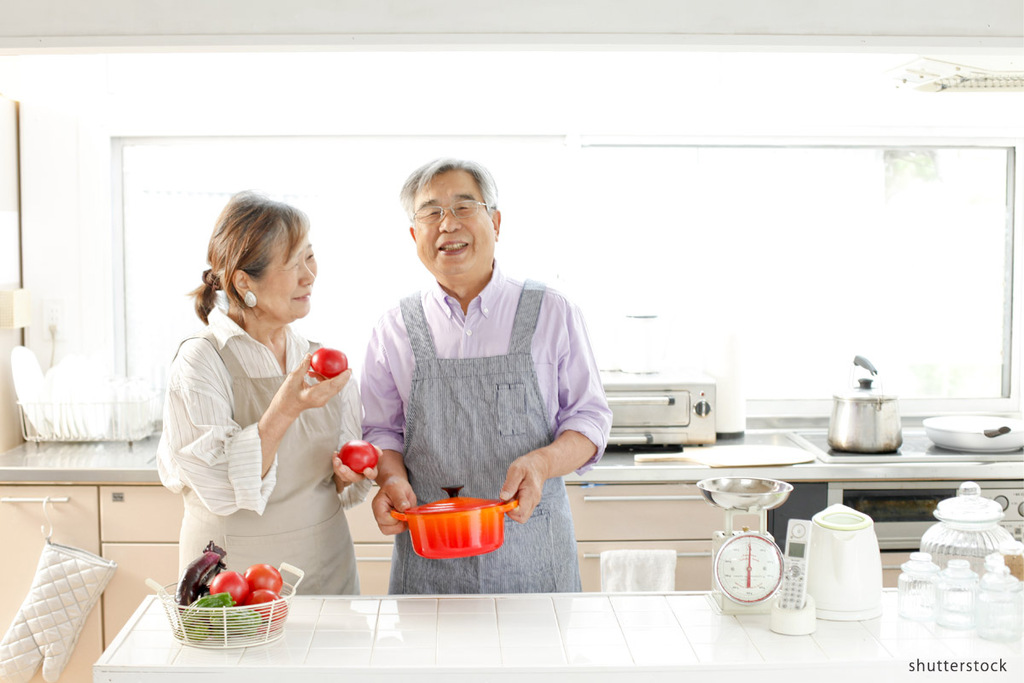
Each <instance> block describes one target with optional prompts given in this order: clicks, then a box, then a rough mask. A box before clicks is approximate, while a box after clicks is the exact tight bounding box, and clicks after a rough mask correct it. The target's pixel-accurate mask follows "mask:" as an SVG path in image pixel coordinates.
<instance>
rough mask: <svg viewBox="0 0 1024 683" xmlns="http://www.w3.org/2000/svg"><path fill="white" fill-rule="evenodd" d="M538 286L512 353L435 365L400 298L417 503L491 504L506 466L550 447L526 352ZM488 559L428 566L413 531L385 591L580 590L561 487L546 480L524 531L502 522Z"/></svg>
mask: <svg viewBox="0 0 1024 683" xmlns="http://www.w3.org/2000/svg"><path fill="white" fill-rule="evenodd" d="M544 289H545V288H544V285H542V284H539V283H536V282H531V281H527V282H526V284H525V286H524V288H523V292H522V294H521V295H520V298H519V305H518V307H517V309H516V315H515V321H514V323H513V325H512V338H511V341H510V343H509V350H508V354H507V355H505V356H490V357H484V358H438V357H437V353H436V350H435V347H434V342H433V339H432V338H431V336H430V329H429V328H428V326H427V320H426V316H425V314H424V312H423V306H422V304H421V302H420V298H419V296H418V295H413V296H410V297H408V298H406V299H403V300H402V303H401V310H402V318H403V320H404V321H405V326H406V329H407V330H408V333H409V341H410V342H411V344H412V352H413V355H414V358H415V361H416V366H415V369H414V371H413V378H412V387H411V390H410V393H409V401H408V404H407V405H406V408H405V416H406V417H405V452H404V461H405V467H406V469H407V470H408V473H409V482H410V484H412V488H413V491H414V492H415V493H416V500H417V504H418V505H424V504H426V503H431V502H433V501H435V500H439V499H442V498H445V497H446V496H447V494H446V493H445V492H444V490H443V489H442V487H445V486H462V487H463V488H462V490H461V491H460V493H459V495H460V496H465V497H472V498H486V499H496V498H497V497H498V492H499V490H500V488H501V485H502V483H503V482H504V481H505V475H506V474H507V470H508V467H509V465H511V464H512V461H513V460H515V459H516V458H518V457H519V456H521V455H525V454H526V453H529V452H530V451H533V450H536V449H537V448H540V447H542V446H546V445H548V444H550V443H551V441H552V438H553V437H552V434H551V429H550V427H549V426H548V417H547V411H546V409H545V406H544V400H543V398H542V396H541V393H540V385H539V384H538V383H537V373H536V370H535V368H534V365H533V357H532V355H531V353H530V346H531V343H532V340H533V333H534V330H535V329H536V327H537V316H538V315H539V313H540V306H541V300H542V299H543V298H544ZM504 531H505V541H504V543H503V544H502V546H501V547H500V548H498V549H497V550H495V551H494V552H491V553H487V554H484V555H476V556H473V557H461V558H453V559H442V560H430V559H425V558H422V557H420V556H419V555H416V553H415V552H414V551H413V549H412V542H411V540H410V538H409V532H408V531H406V532H404V533H401V534H399V535H398V536H397V537H396V538H395V549H394V552H393V557H392V567H391V583H390V586H389V592H391V593H416V594H440V593H549V592H559V591H579V590H580V574H579V565H578V560H577V557H576V538H575V535H574V533H573V524H572V513H571V512H570V510H569V498H568V496H567V495H566V492H565V483H564V482H563V481H562V478H561V477H555V478H552V479H549V480H547V482H545V484H544V490H543V494H542V497H541V501H540V503H539V504H538V505H537V508H536V509H535V510H534V511H533V515H532V516H531V517H530V519H529V520H528V521H527V522H526V523H525V524H520V523H519V522H514V521H512V520H511V519H509V518H508V517H507V516H506V517H505V530H504Z"/></svg>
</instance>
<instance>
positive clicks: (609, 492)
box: [566, 484, 756, 541]
mask: <svg viewBox="0 0 1024 683" xmlns="http://www.w3.org/2000/svg"><path fill="white" fill-rule="evenodd" d="M566 488H567V489H568V492H569V504H570V505H571V507H572V515H573V522H574V525H575V529H576V539H577V540H579V541H607V540H636V541H653V540H661V539H665V540H680V539H697V540H699V539H710V538H711V533H712V532H713V531H714V530H715V529H720V528H722V526H723V524H724V519H725V515H724V513H723V511H722V510H719V509H718V508H715V507H712V506H711V505H710V504H709V503H707V501H705V500H704V498H703V497H702V496H701V493H700V490H699V489H698V488H697V487H696V486H695V485H693V484H598V485H592V484H584V485H580V486H568V487H566ZM755 520H756V518H755Z"/></svg>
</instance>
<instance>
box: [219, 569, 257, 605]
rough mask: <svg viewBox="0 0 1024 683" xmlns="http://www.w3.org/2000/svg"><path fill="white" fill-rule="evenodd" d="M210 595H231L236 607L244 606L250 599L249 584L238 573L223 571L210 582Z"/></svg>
mask: <svg viewBox="0 0 1024 683" xmlns="http://www.w3.org/2000/svg"><path fill="white" fill-rule="evenodd" d="M210 593H212V594H216V593H230V594H231V599H232V600H234V601H235V604H236V605H244V604H245V601H246V600H248V599H249V593H250V589H249V582H248V581H246V580H245V577H244V576H242V575H241V574H239V573H238V572H233V571H223V572H221V573H220V574H217V576H215V577H213V581H211V582H210Z"/></svg>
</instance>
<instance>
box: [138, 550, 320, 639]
mask: <svg viewBox="0 0 1024 683" xmlns="http://www.w3.org/2000/svg"><path fill="white" fill-rule="evenodd" d="M279 571H280V572H281V578H282V580H283V582H284V585H283V586H282V587H281V597H280V598H278V599H277V600H272V601H271V602H263V603H260V604H257V605H237V606H235V607H192V606H186V605H179V604H178V603H177V602H176V601H175V599H174V595H173V593H174V590H175V589H176V588H177V584H174V583H172V584H169V585H167V586H161V585H160V584H158V583H157V582H156V581H153V580H152V579H146V585H148V586H149V587H150V588H152V589H154V590H155V591H156V594H157V597H159V598H160V602H161V604H163V607H164V613H165V614H167V619H168V620H169V621H170V622H171V633H173V634H174V639H175V640H177V641H178V642H179V643H181V644H183V645H191V646H192V647H203V648H212V649H224V648H231V647H247V646H250V645H263V644H264V643H272V642H274V641H275V640H278V639H279V638H281V637H282V636H283V635H284V624H285V622H286V621H287V620H288V606H289V604H290V603H291V598H292V596H293V595H295V590H296V589H297V588H298V587H299V583H301V582H302V579H303V577H304V576H305V572H303V571H302V570H301V569H299V568H297V567H293V566H292V565H290V564H287V563H282V564H281V566H280V568H279ZM289 575H290V576H294V577H295V580H294V582H290V581H289V580H288V576H289Z"/></svg>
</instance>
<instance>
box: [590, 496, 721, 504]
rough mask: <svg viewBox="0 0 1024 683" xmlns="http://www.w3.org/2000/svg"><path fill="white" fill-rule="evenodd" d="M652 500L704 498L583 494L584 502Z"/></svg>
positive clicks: (636, 501) (694, 498)
mask: <svg viewBox="0 0 1024 683" xmlns="http://www.w3.org/2000/svg"><path fill="white" fill-rule="evenodd" d="M653 500H658V501H665V500H704V496H583V502H584V503H642V502H645V501H653Z"/></svg>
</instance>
